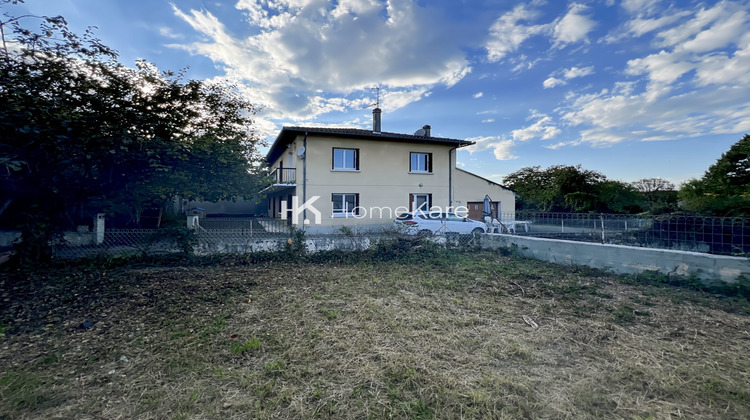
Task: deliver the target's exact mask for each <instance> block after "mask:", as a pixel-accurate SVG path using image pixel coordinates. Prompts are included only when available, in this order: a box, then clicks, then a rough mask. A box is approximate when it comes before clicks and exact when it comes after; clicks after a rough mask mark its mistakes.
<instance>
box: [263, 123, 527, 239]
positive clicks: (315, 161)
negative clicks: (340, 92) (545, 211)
mask: <svg viewBox="0 0 750 420" xmlns="http://www.w3.org/2000/svg"><path fill="white" fill-rule="evenodd" d="M376 112H378V113H379V110H378V109H376V110H375V112H373V114H374V115H375V113H376ZM378 116H379V115H378ZM378 116H376V119H375V122H374V124H373V130H361V129H341V128H320V127H284V128H282V130H281V132H280V133H279V135H278V136H277V138H276V140H275V141H274V143H273V144H272V146H271V148H270V150H269V152H268V154H267V156H266V159H267V161H268V163H269V166H270V168H271V170H272V171H273V177H274V183H273V185H272V186H271V187H270V188H269V189H268V190H267V191H266V194H267V197H268V216H269V217H273V218H281V219H286V220H288V221H289V222H290V223H294V224H297V225H298V226H300V227H302V226H304V227H305V228H306V229H308V230H312V231H314V230H326V229H327V230H331V229H336V228H340V227H343V226H347V227H353V226H358V227H379V226H383V225H390V224H392V223H393V219H394V218H395V217H396V216H397V215H398V214H400V213H403V212H408V211H413V210H416V209H438V208H439V209H440V210H441V211H456V210H458V211H459V212H463V213H465V212H467V211H468V210H469V209H468V207H466V206H467V205H469V203H475V202H483V200H484V199H485V197H486V196H489V197H490V198H491V200H492V201H493V203H495V204H496V205H497V206H499V207H500V208H502V209H507V210H508V211H513V209H515V195H514V194H513V192H512V191H510V190H508V189H506V188H504V187H502V186H500V185H499V184H496V183H494V182H492V181H489V180H486V179H484V178H481V177H479V176H477V175H474V174H471V173H470V172H467V171H464V170H461V169H457V168H456V150H457V149H459V148H461V147H465V146H469V145H471V144H473V142H471V141H467V140H460V139H449V138H441V137H432V136H431V135H430V127H429V126H424V127H423V129H422V130H419V131H418V132H417V133H415V134H414V135H409V134H398V133H386V132H381V131H380V130H379V121H378V118H377V117H378ZM460 205H462V206H464V207H465V208H463V209H457V208H456V207H457V206H460ZM306 221H307V222H306Z"/></svg>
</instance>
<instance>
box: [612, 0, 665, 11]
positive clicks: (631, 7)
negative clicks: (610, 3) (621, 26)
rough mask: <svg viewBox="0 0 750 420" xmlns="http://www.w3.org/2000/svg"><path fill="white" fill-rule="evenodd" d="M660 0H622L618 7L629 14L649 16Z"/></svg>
mask: <svg viewBox="0 0 750 420" xmlns="http://www.w3.org/2000/svg"><path fill="white" fill-rule="evenodd" d="M659 2H660V0H622V3H620V6H622V8H623V9H625V10H627V11H628V12H630V13H638V14H642V13H643V14H647V15H649V14H651V13H652V12H653V11H654V10H655V9H656V8H657V6H658V5H659Z"/></svg>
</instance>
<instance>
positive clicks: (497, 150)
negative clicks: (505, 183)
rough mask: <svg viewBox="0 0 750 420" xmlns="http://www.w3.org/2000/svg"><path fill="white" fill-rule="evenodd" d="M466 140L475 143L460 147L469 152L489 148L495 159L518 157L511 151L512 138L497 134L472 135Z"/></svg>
mask: <svg viewBox="0 0 750 420" xmlns="http://www.w3.org/2000/svg"><path fill="white" fill-rule="evenodd" d="M467 140H470V141H473V142H475V144H473V145H471V146H469V147H466V148H463V149H462V150H466V151H468V152H469V153H470V154H474V153H476V152H482V151H485V150H491V151H492V154H493V156H495V159H497V160H512V159H516V158H518V156H516V155H515V154H514V153H513V147H514V146H515V144H514V143H513V140H508V139H505V138H503V137H497V136H487V137H472V138H468V139H467Z"/></svg>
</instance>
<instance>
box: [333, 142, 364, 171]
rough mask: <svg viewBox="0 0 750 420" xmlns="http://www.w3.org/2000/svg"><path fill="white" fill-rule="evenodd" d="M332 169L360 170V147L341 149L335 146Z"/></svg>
mask: <svg viewBox="0 0 750 420" xmlns="http://www.w3.org/2000/svg"><path fill="white" fill-rule="evenodd" d="M331 169H333V170H334V171H358V170H359V150H358V149H339V148H337V147H334V148H333V164H332V166H331Z"/></svg>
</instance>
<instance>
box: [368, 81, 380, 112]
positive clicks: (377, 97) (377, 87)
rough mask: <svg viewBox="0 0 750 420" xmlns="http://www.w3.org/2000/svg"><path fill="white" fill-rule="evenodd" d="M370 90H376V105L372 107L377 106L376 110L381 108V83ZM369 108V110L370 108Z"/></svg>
mask: <svg viewBox="0 0 750 420" xmlns="http://www.w3.org/2000/svg"><path fill="white" fill-rule="evenodd" d="M368 89H370V90H374V91H375V98H376V99H375V103H374V104H371V105H370V106H373V105H374V106H375V108H380V83H378V84H377V85H375V86H374V87H371V88H368ZM368 108H369V107H368Z"/></svg>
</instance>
